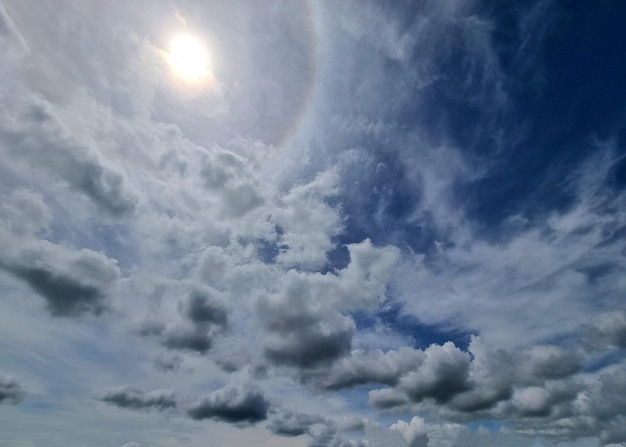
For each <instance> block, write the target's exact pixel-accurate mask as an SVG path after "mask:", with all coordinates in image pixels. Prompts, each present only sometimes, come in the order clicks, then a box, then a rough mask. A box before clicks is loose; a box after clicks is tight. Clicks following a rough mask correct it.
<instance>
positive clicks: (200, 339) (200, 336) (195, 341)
mask: <svg viewBox="0 0 626 447" xmlns="http://www.w3.org/2000/svg"><path fill="white" fill-rule="evenodd" d="M161 344H162V345H163V346H165V347H166V348H168V349H174V350H183V351H194V352H198V353H200V354H204V353H206V352H207V351H209V350H210V349H211V347H212V346H213V337H212V336H211V334H209V332H208V329H206V328H204V327H197V326H192V327H185V326H176V327H173V328H171V329H168V330H167V331H165V332H164V333H163V335H162V337H161Z"/></svg>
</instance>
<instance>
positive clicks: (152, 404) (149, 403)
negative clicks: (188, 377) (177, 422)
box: [102, 386, 177, 411]
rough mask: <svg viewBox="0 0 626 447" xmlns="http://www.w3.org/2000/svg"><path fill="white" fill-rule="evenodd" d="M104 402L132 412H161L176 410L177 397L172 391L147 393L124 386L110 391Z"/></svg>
mask: <svg viewBox="0 0 626 447" xmlns="http://www.w3.org/2000/svg"><path fill="white" fill-rule="evenodd" d="M102 401H104V402H107V403H110V404H112V405H115V406H117V407H120V408H129V409H131V410H144V409H156V410H159V411H162V410H167V409H171V408H176V406H177V402H176V396H175V395H174V391H172V390H152V391H145V390H142V389H141V388H136V387H133V386H122V387H118V388H112V389H110V390H108V391H107V392H106V393H104V395H103V396H102Z"/></svg>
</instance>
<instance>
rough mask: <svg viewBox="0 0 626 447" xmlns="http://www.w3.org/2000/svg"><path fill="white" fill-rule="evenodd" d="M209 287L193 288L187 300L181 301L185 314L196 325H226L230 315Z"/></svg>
mask: <svg viewBox="0 0 626 447" xmlns="http://www.w3.org/2000/svg"><path fill="white" fill-rule="evenodd" d="M215 293H216V292H214V291H211V290H209V289H208V288H204V289H196V290H192V291H191V292H190V293H189V296H188V298H187V301H186V302H183V303H181V310H182V312H183V314H184V315H185V316H186V317H187V318H189V320H190V321H191V322H193V323H194V324H196V325H205V324H214V325H216V326H221V327H226V326H227V325H228V317H227V313H226V309H225V307H224V305H223V304H222V303H221V302H220V301H219V300H218V299H217V298H216V297H215Z"/></svg>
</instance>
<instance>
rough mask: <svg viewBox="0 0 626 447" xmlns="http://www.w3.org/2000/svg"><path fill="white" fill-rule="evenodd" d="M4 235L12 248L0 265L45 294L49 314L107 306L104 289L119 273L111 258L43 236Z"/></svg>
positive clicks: (77, 313) (97, 310)
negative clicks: (55, 241) (42, 238)
mask: <svg viewBox="0 0 626 447" xmlns="http://www.w3.org/2000/svg"><path fill="white" fill-rule="evenodd" d="M8 238H10V236H9V235H7V234H4V235H3V234H0V240H2V239H4V243H5V247H12V248H13V249H10V250H8V252H5V257H4V258H0V268H1V269H2V270H4V271H5V272H7V273H10V274H11V275H13V276H14V277H15V278H18V279H20V280H22V281H24V282H25V283H26V284H27V285H28V286H29V287H30V288H31V289H32V290H33V291H35V292H36V293H37V294H39V295H40V296H42V297H43V298H45V300H46V304H47V307H48V310H49V311H50V313H51V314H52V315H53V316H57V317H76V316H80V315H82V314H86V313H91V314H94V315H99V314H101V313H102V312H103V311H104V310H105V309H106V308H107V295H108V291H109V290H110V289H111V287H112V286H113V285H114V284H115V282H116V281H117V279H118V278H119V276H120V271H119V268H118V266H117V262H116V261H115V260H113V259H110V258H107V257H106V256H105V255H104V254H102V253H98V252H95V251H92V250H87V249H83V250H70V249H67V248H65V247H63V246H60V245H56V244H52V243H50V242H48V241H44V240H33V239H18V240H10V239H8Z"/></svg>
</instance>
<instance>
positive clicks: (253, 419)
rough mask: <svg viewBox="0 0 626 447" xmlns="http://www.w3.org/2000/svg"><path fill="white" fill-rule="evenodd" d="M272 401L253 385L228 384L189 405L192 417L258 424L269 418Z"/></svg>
mask: <svg viewBox="0 0 626 447" xmlns="http://www.w3.org/2000/svg"><path fill="white" fill-rule="evenodd" d="M269 408H270V403H269V401H268V400H267V399H266V397H265V395H264V394H263V393H262V392H261V391H260V390H259V389H257V388H255V387H254V386H252V385H227V386H225V387H224V388H221V389H219V390H217V391H214V392H213V393H210V394H207V395H205V396H204V397H202V398H201V399H200V400H199V401H197V402H196V403H195V404H193V405H192V406H190V407H189V409H188V410H187V413H188V414H189V416H190V417H191V418H192V419H195V420H202V419H214V420H218V421H224V422H229V423H233V424H256V423H257V422H260V421H263V420H265V419H267V414H268V410H269Z"/></svg>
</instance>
